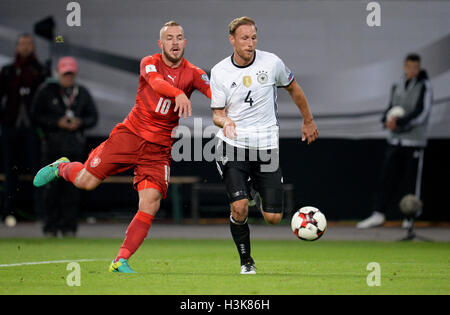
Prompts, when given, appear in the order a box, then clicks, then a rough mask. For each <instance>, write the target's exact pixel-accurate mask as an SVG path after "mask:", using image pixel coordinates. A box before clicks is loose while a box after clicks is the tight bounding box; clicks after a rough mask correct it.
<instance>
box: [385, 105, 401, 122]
mask: <svg viewBox="0 0 450 315" xmlns="http://www.w3.org/2000/svg"><path fill="white" fill-rule="evenodd" d="M403 116H405V110H404V109H403V107H400V106H394V107H392V108H391V109H390V110H389V111H388V112H387V114H386V119H387V120H391V119H392V118H401V117H403Z"/></svg>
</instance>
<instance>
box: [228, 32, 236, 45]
mask: <svg viewBox="0 0 450 315" xmlns="http://www.w3.org/2000/svg"><path fill="white" fill-rule="evenodd" d="M228 39H229V40H230V44H231V45H232V46H234V42H235V41H236V39H235V38H234V35H231V34H230V35H228Z"/></svg>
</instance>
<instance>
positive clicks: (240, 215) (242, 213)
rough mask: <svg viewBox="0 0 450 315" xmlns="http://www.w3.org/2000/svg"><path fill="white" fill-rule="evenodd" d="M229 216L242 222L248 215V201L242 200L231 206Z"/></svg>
mask: <svg viewBox="0 0 450 315" xmlns="http://www.w3.org/2000/svg"><path fill="white" fill-rule="evenodd" d="M231 214H232V216H233V218H234V219H235V220H238V221H243V220H245V219H246V218H247V215H248V200H247V199H242V200H238V201H235V202H233V203H232V204H231Z"/></svg>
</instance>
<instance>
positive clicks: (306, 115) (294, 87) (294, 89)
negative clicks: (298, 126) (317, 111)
mask: <svg viewBox="0 0 450 315" xmlns="http://www.w3.org/2000/svg"><path fill="white" fill-rule="evenodd" d="M285 89H286V90H287V91H288V92H289V94H290V95H291V98H292V100H293V101H294V103H295V105H297V107H298V109H299V110H300V113H301V114H302V117H303V126H302V141H305V140H307V141H308V144H310V143H311V142H314V141H315V140H316V139H317V137H318V136H319V131H318V130H317V126H316V123H315V122H314V118H313V115H312V114H311V110H310V109H309V105H308V100H307V99H306V96H305V93H303V90H302V88H301V87H300V85H298V83H297V81H295V79H294V80H292V82H291V84H289V85H288V86H287V87H285Z"/></svg>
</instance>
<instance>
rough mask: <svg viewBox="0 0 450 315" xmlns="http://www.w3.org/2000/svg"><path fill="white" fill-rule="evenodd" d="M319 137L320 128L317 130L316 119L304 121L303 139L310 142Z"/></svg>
mask: <svg viewBox="0 0 450 315" xmlns="http://www.w3.org/2000/svg"><path fill="white" fill-rule="evenodd" d="M317 137H319V130H317V126H316V123H315V122H314V120H309V121H303V127H302V141H305V140H307V141H308V144H310V143H311V142H314V141H315V140H316V139H317Z"/></svg>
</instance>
